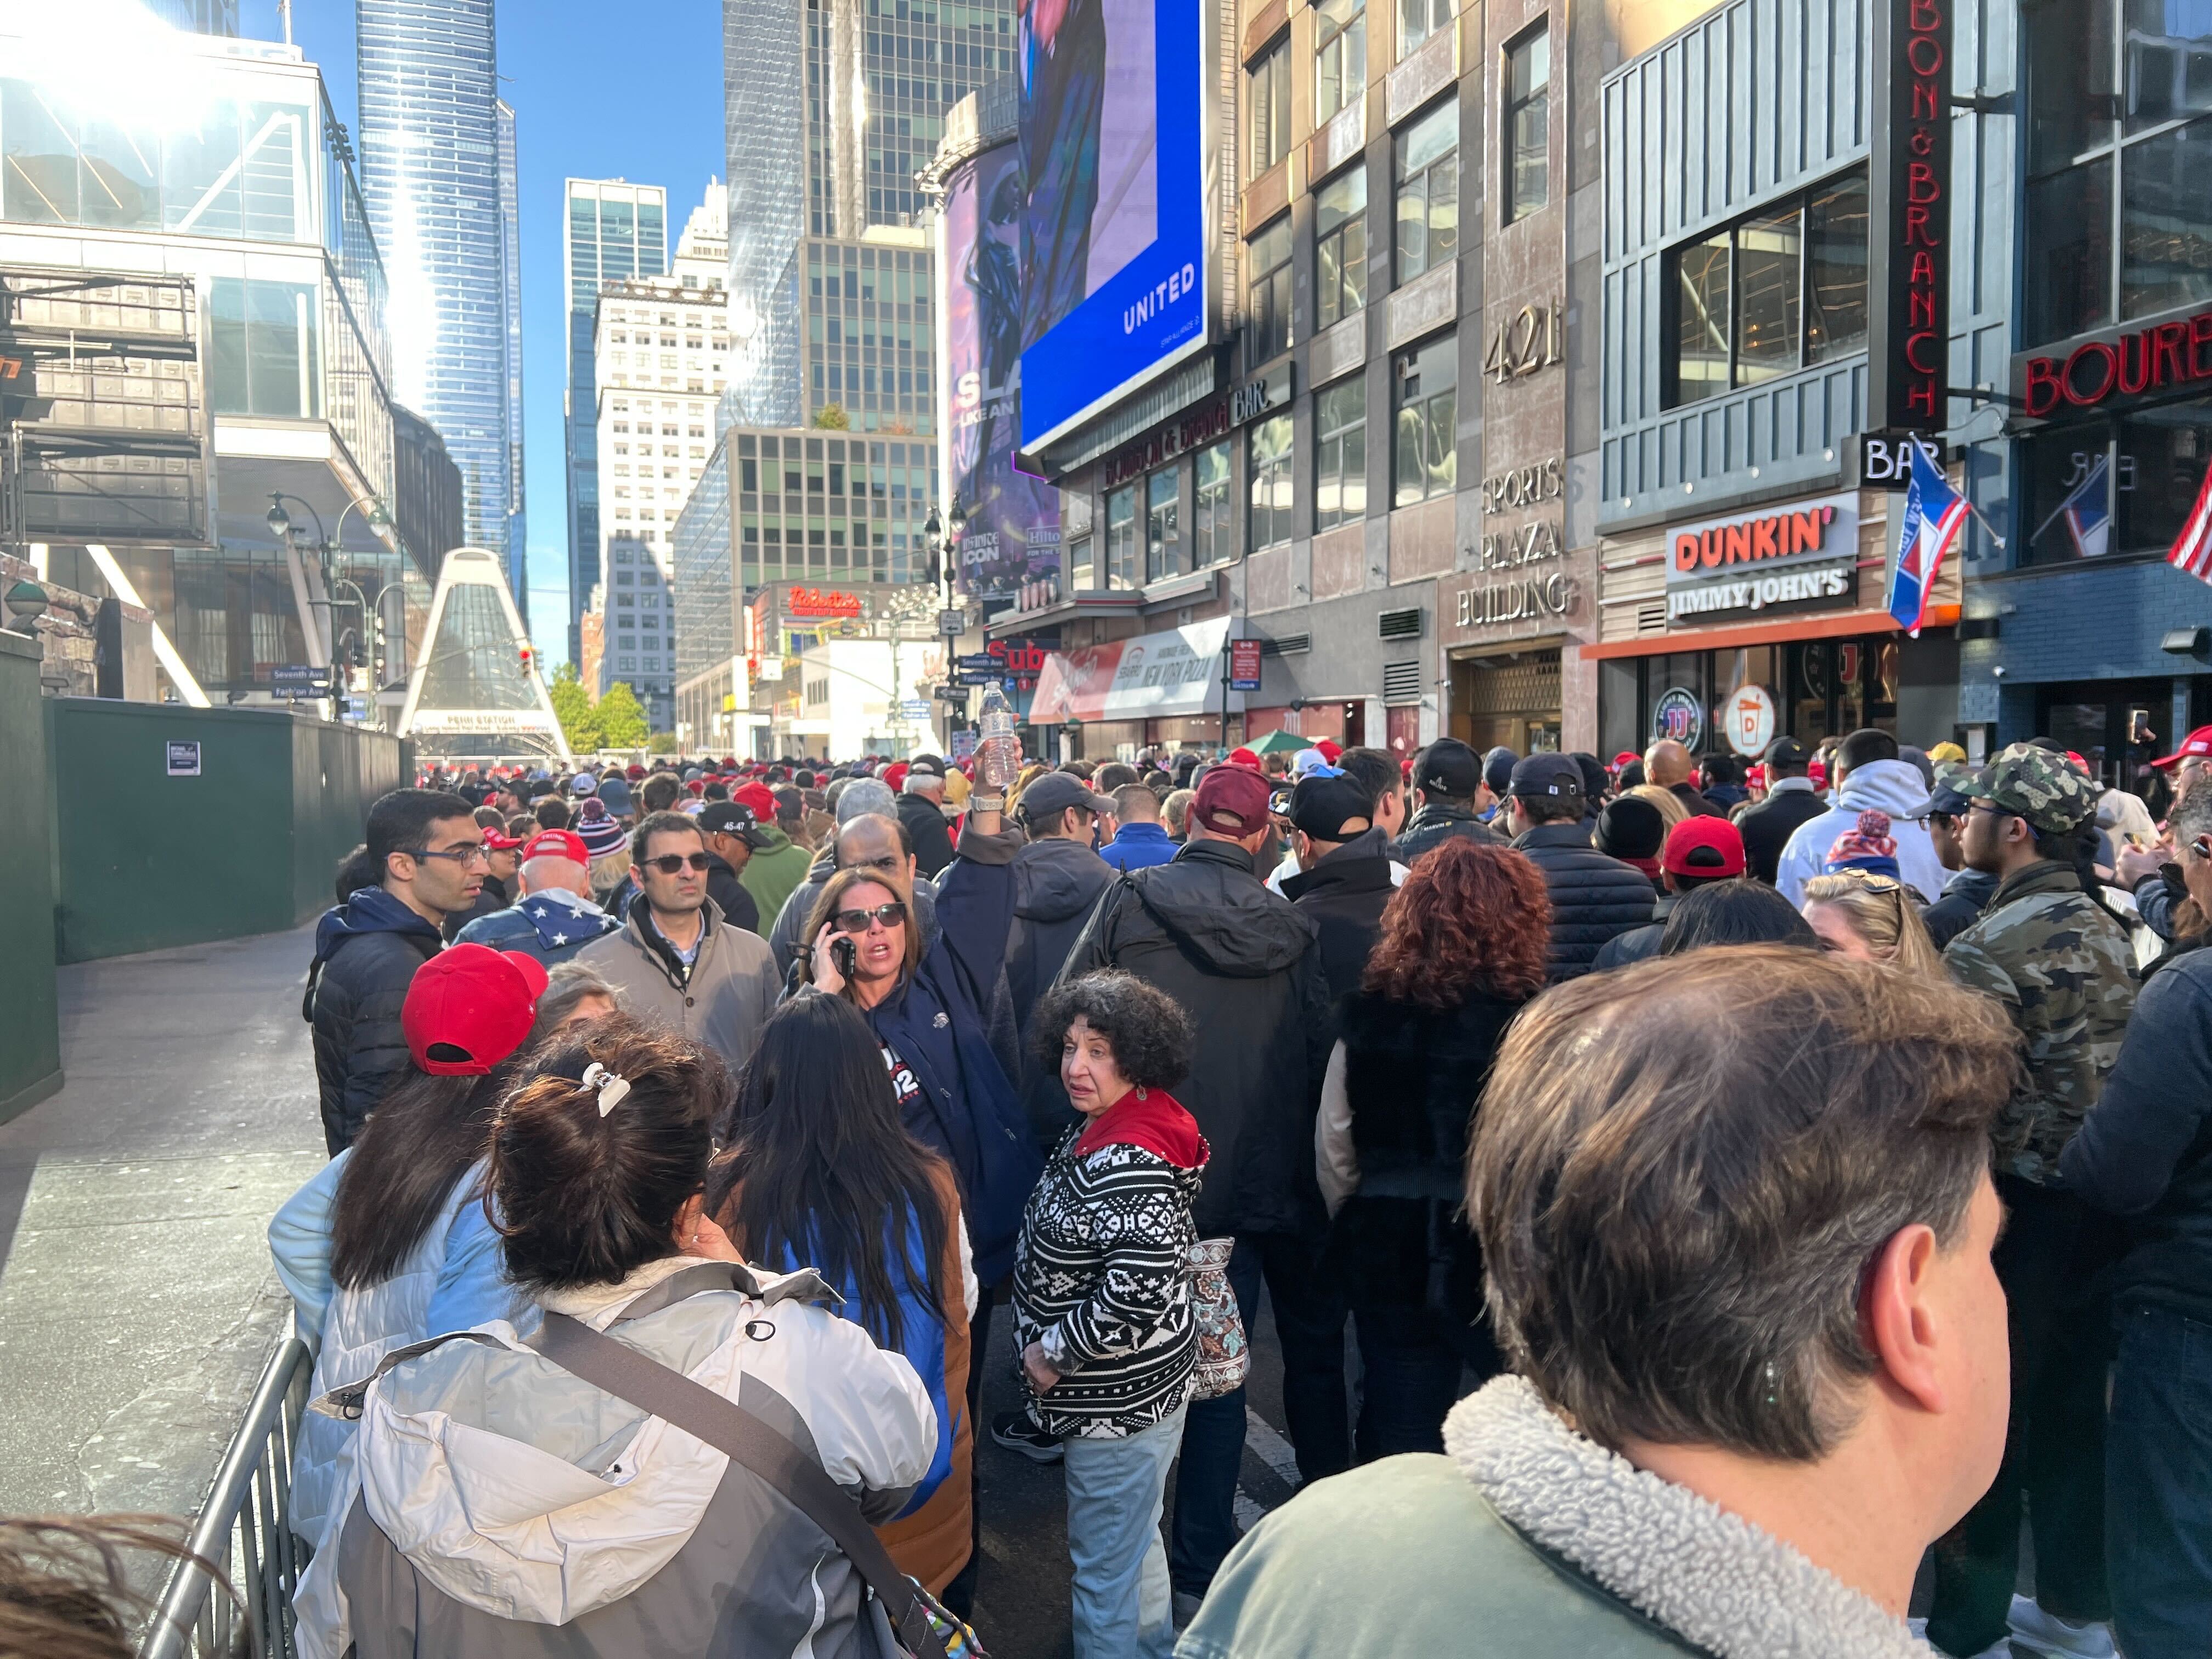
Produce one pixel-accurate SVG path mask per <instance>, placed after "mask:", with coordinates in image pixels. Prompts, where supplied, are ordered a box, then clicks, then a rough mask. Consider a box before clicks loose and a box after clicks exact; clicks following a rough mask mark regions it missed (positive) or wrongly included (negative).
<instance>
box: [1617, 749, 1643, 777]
mask: <svg viewBox="0 0 2212 1659" xmlns="http://www.w3.org/2000/svg"><path fill="white" fill-rule="evenodd" d="M1643 758H1644V757H1643V756H1641V755H1639V754H1638V753H1637V752H1636V751H1635V750H1633V749H1624V750H1621V751H1620V753H1619V754H1618V755H1615V756H1614V757H1613V770H1614V771H1616V772H1618V771H1619V770H1620V769H1621V768H1622V767H1624V766H1626V765H1627V764H1628V763H1630V762H1632V761H1639V760H1642V759H1643Z"/></svg>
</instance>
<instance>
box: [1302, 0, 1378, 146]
mask: <svg viewBox="0 0 2212 1659" xmlns="http://www.w3.org/2000/svg"><path fill="white" fill-rule="evenodd" d="M1315 10H1316V13H1317V14H1318V17H1319V21H1318V24H1317V26H1316V36H1315V41H1314V124H1315V125H1316V126H1318V125H1321V124H1322V122H1324V121H1327V120H1328V119H1329V118H1330V117H1332V116H1334V114H1335V113H1336V112H1338V111H1339V110H1340V109H1342V108H1343V107H1344V106H1346V105H1347V104H1350V103H1352V102H1354V101H1355V100H1358V99H1359V98H1360V97H1362V96H1364V94H1365V93H1366V91H1367V9H1366V5H1365V0H1322V3H1321V4H1320V5H1319V6H1317V7H1316V8H1315Z"/></svg>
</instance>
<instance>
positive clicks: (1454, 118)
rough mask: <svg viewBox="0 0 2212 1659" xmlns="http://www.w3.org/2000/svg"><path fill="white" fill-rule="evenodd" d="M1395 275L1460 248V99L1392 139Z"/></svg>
mask: <svg viewBox="0 0 2212 1659" xmlns="http://www.w3.org/2000/svg"><path fill="white" fill-rule="evenodd" d="M1395 155H1396V160H1397V174H1398V280H1399V281H1400V282H1401V283H1410V282H1412V281H1413V278H1414V277H1416V276H1419V275H1420V274H1421V273H1422V272H1423V271H1425V270H1432V269H1433V268H1435V267H1436V266H1437V265H1440V264H1443V263H1444V262H1445V261H1446V260H1448V259H1449V258H1452V256H1453V255H1455V253H1457V252H1459V102H1458V100H1456V99H1453V100H1447V101H1446V102H1444V103H1442V104H1439V105H1438V106H1437V107H1436V108H1435V109H1434V110H1433V111H1431V112H1430V113H1429V114H1427V115H1425V116H1423V117H1422V118H1420V119H1419V120H1418V121H1416V122H1414V123H1413V125H1411V126H1410V127H1407V129H1406V130H1405V131H1403V132H1401V133H1400V134H1399V135H1398V137H1397V138H1396V140H1395Z"/></svg>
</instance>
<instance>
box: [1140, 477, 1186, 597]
mask: <svg viewBox="0 0 2212 1659" xmlns="http://www.w3.org/2000/svg"><path fill="white" fill-rule="evenodd" d="M1181 574H1182V481H1181V479H1180V478H1179V477H1177V476H1176V469H1175V468H1174V467H1172V466H1169V467H1163V468H1161V469H1160V471H1158V472H1155V473H1153V474H1152V477H1149V478H1146V480H1145V580H1146V581H1148V582H1157V581H1164V580H1167V579H1168V578H1169V577H1170V576H1180V575H1181Z"/></svg>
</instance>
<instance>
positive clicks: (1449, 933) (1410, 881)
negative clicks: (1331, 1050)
mask: <svg viewBox="0 0 2212 1659" xmlns="http://www.w3.org/2000/svg"><path fill="white" fill-rule="evenodd" d="M1551 938H1552V900H1551V896H1550V895H1549V894H1548V893H1547V892H1546V891H1545V890H1544V878H1543V876H1542V874H1541V872H1539V871H1538V870H1537V868H1536V866H1534V865H1533V864H1531V863H1530V862H1529V861H1528V860H1527V859H1526V858H1523V857H1522V855H1521V854H1518V853H1516V852H1513V851H1511V850H1510V849H1509V848H1503V847H1492V846H1489V845H1487V844H1486V843H1484V842H1477V841H1473V840H1470V839H1469V838H1468V837H1467V836H1453V837H1452V838H1451V839H1450V840H1449V841H1447V842H1444V843H1443V845H1441V846H1439V847H1437V848H1435V849H1434V850H1433V851H1431V852H1430V853H1429V854H1426V855H1425V857H1423V858H1422V860H1420V862H1419V863H1418V864H1416V865H1415V866H1413V873H1412V874H1411V875H1409V876H1407V878H1406V884H1405V885H1404V886H1402V887H1401V888H1400V889H1399V890H1397V891H1396V892H1395V894H1393V895H1392V896H1391V899H1390V903H1389V908H1387V909H1385V910H1384V911H1383V933H1382V937H1381V938H1380V939H1376V942H1375V949H1374V950H1373V951H1371V952H1370V954H1369V956H1368V958H1367V974H1366V977H1365V978H1364V980H1363V981H1361V988H1362V989H1363V990H1366V991H1369V992H1371V993H1372V994H1375V995H1376V996H1383V997H1388V998H1389V999H1390V1000H1392V1001H1393V1002H1410V1003H1414V1004H1416V1005H1418V1006H1421V1007H1424V1008H1451V1007H1456V1006H1458V1005H1459V1004H1461V1003H1462V1002H1464V1001H1466V1000H1467V999H1468V998H1469V997H1470V996H1475V995H1485V996H1493V997H1498V998H1500V999H1502V1000H1505V1001H1508V1002H1515V1001H1522V1000H1526V999H1528V998H1529V997H1532V996H1534V995H1535V994H1536V993H1537V992H1539V991H1541V990H1542V989H1543V988H1544V977H1545V968H1546V965H1547V956H1548V954H1549V951H1550V945H1551Z"/></svg>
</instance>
